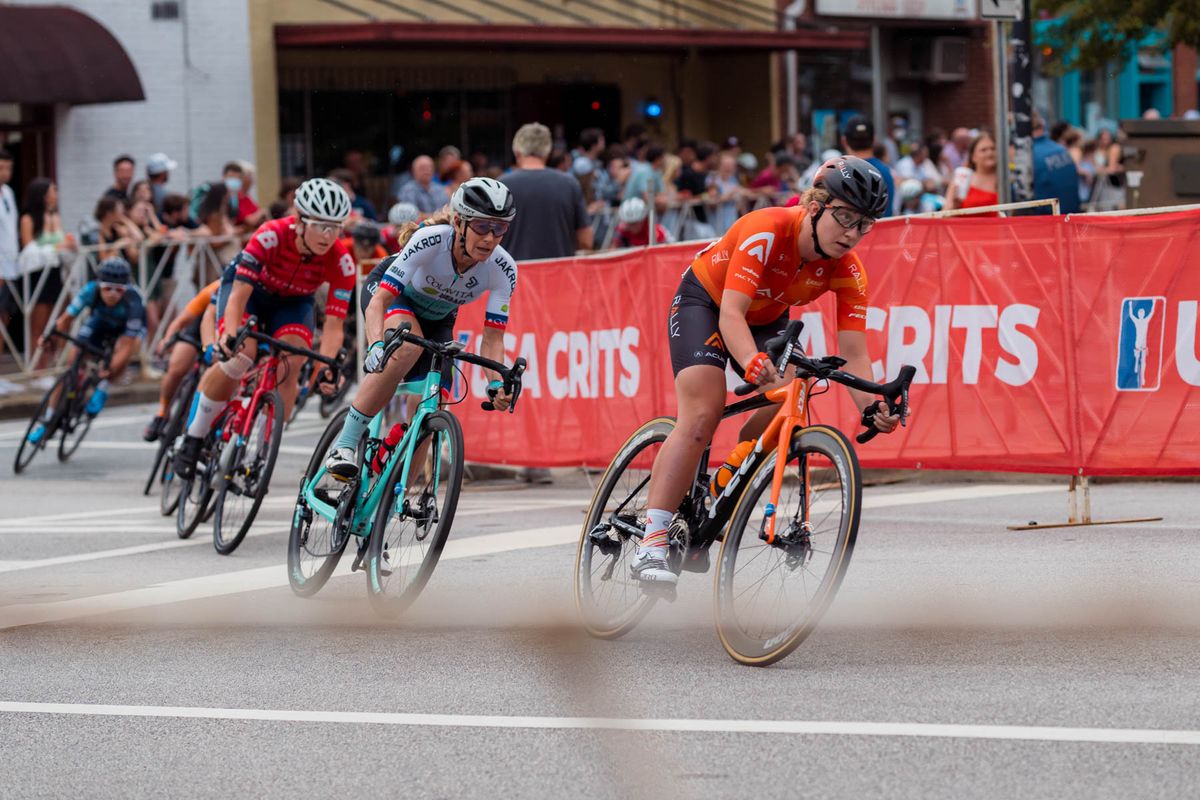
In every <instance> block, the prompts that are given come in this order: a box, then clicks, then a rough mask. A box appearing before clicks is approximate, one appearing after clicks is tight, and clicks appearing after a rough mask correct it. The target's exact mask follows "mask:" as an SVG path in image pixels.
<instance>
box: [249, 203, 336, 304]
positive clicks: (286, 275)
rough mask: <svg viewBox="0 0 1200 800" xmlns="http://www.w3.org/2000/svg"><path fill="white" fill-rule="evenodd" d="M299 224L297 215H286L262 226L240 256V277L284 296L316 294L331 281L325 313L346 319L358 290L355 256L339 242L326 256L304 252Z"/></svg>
mask: <svg viewBox="0 0 1200 800" xmlns="http://www.w3.org/2000/svg"><path fill="white" fill-rule="evenodd" d="M295 224H296V218H295V217H284V218H283V219H275V220H271V221H270V222H264V223H263V224H262V225H260V226H259V228H258V230H256V231H255V232H254V235H253V236H251V237H250V241H249V242H247V243H246V246H245V248H243V249H242V253H241V255H240V256H238V259H237V278H238V280H242V281H245V282H247V283H252V284H254V285H255V286H261V287H262V288H263V289H265V290H266V291H267V292H269V293H271V294H277V295H281V296H283V297H303V296H305V295H311V294H315V293H316V291H317V289H319V288H320V287H321V284H322V283H328V284H329V300H328V301H326V303H325V313H326V314H329V315H330V316H333V317H339V318H344V317H345V316H346V312H347V311H348V310H349V308H350V296H351V294H353V292H354V269H355V265H354V256H352V255H351V254H350V253H349V252H347V250H346V247H345V245H343V244H342V243H341V242H339V241H335V242H334V243H333V247H331V248H329V250H328V252H326V253H325V255H323V256H304V255H301V254H300V251H299V250H297V249H296V232H295V230H294V229H293V226H294V225H295Z"/></svg>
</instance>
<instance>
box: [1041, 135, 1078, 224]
mask: <svg viewBox="0 0 1200 800" xmlns="http://www.w3.org/2000/svg"><path fill="white" fill-rule="evenodd" d="M1033 196H1034V198H1035V199H1037V200H1048V199H1050V198H1052V197H1057V198H1058V210H1059V213H1061V214H1075V213H1078V211H1079V172H1078V170H1077V169H1076V167H1075V159H1073V158H1071V153H1070V151H1069V150H1067V148H1065V147H1063V146H1062V145H1061V144H1059V143H1058V142H1055V141H1053V140H1051V139H1050V137H1049V136H1047V135H1046V123H1045V122H1043V121H1042V117H1041V115H1040V114H1037V113H1035V114H1034V115H1033ZM1034 213H1037V214H1049V213H1050V209H1048V208H1039V209H1036V210H1035V212H1034Z"/></svg>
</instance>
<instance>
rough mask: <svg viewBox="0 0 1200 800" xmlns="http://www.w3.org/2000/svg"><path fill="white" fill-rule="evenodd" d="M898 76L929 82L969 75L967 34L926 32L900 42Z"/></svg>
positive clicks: (959, 79) (896, 64) (959, 78)
mask: <svg viewBox="0 0 1200 800" xmlns="http://www.w3.org/2000/svg"><path fill="white" fill-rule="evenodd" d="M895 67H896V77H897V78H912V79H917V80H923V81H928V82H929V83H953V82H955V81H965V80H966V79H967V38H966V37H965V36H926V37H916V38H913V39H908V40H903V41H900V42H897V47H896V62H895Z"/></svg>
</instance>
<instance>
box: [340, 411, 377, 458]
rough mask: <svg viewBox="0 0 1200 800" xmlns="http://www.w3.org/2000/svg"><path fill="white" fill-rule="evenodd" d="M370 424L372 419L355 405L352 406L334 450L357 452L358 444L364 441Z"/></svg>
mask: <svg viewBox="0 0 1200 800" xmlns="http://www.w3.org/2000/svg"><path fill="white" fill-rule="evenodd" d="M370 424H371V417H369V416H367V415H366V414H364V413H363V412H361V411H359V410H358V409H357V408H355V407H354V406H353V405H352V406H350V411H349V412H348V413H347V414H346V422H345V423H344V424H343V425H342V432H341V434H339V435H338V438H337V441H336V442H334V443H333V448H334V449H335V450H337V449H339V448H342V447H349V448H350V449H351V450H357V449H358V443H359V442H360V441H362V437H363V434H364V433H366V432H367V426H368V425H370Z"/></svg>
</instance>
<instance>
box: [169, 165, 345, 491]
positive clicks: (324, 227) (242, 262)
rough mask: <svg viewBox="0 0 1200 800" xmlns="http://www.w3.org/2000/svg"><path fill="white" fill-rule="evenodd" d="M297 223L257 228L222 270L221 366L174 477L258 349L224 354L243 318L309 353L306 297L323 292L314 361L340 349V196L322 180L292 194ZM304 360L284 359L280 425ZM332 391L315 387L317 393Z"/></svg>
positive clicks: (186, 470)
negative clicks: (326, 289) (254, 320)
mask: <svg viewBox="0 0 1200 800" xmlns="http://www.w3.org/2000/svg"><path fill="white" fill-rule="evenodd" d="M295 206H296V212H297V213H296V216H293V217H284V218H283V219H277V220H271V221H270V222H265V223H263V224H262V225H261V226H260V227H259V228H258V230H256V231H255V232H254V235H253V236H251V237H250V241H249V242H247V243H246V246H245V248H244V249H243V250H242V252H241V253H240V254H238V257H237V258H235V259H234V260H233V263H232V264H230V266H229V267H228V268H226V270H225V276H224V277H223V278H222V280H221V288H220V290H219V292H218V294H217V346H218V348H219V349H220V350H221V352H222V353H223V354H224V355H225V356H226V357H227V358H228V360H225V361H219V362H218V363H217V368H216V369H210V370H208V371H207V372H205V373H204V377H203V378H202V379H201V380H200V388H199V391H197V392H196V398H195V400H194V401H193V404H192V410H191V414H190V416H189V417H188V429H187V436H186V437H184V441H183V445H182V446H181V447H180V449H179V454H178V456H177V457H176V460H175V472H176V474H177V475H179V476H180V477H181V478H184V479H187V478H190V477H191V475H192V473H193V472H194V470H195V465H196V458H197V456H198V455H199V452H200V444H201V442H202V441H203V440H204V437H205V436H207V435H208V431H209V429H210V428H211V427H212V423H213V420H215V419H216V418H217V415H218V414H220V413H221V409H223V408H224V407H225V404H226V403H228V402H229V398H231V397H233V394H234V392H235V391H237V387H238V384H239V383H240V382H241V379H242V376H244V375H245V374H246V372H248V371H249V369H250V367H251V366H252V365H253V364H254V353H255V349H256V347H257V343H256V342H255V341H254V340H253V339H248V340H247V341H246V342H245V344H244V345H243V347H242V349H241V351H240V352H238V353H231V352H230V348H231V347H232V346H233V341H234V338H235V334H236V333H237V330H238V328H239V327H240V325H241V323H242V320H243V319H244V318H245V316H246V315H247V314H252V315H254V316H255V317H257V318H258V321H259V326H260V327H261V328H262V329H263V330H265V331H266V332H268V333H270V334H271V335H272V336H274V337H276V338H278V339H281V340H282V341H284V342H287V343H289V344H293V345H297V346H302V347H311V346H312V340H313V327H314V325H315V322H314V309H313V302H314V300H313V295H314V294H315V293H316V291H317V289H318V288H320V286H321V284H323V283H328V284H329V299H328V300H327V301H326V305H325V324H324V327H323V328H322V331H321V353H322V354H323V355H327V356H331V357H332V356H334V355H336V354H337V352H338V350H339V349H340V348H341V346H342V339H343V331H342V320H343V319H344V318H345V316H346V313H347V310H348V308H349V305H350V298H351V296H352V294H353V292H354V279H355V276H354V272H355V268H356V267H355V263H354V257H353V256H352V255H351V254H350V253H349V252H347V250H346V248H345V246H344V245H343V244H342V243H341V242H340V241H339V238H338V237H339V235H340V234H341V232H342V224H343V223H344V222H345V221H346V218H347V217H348V216H350V197H349V195H347V194H346V190H345V189H343V188H342V187H341V186H339V185H338V184H336V183H334V182H333V181H330V180H327V179H325V178H312V179H310V180H307V181H305V182H304V183H302V184H300V188H298V189H297V190H296V200H295ZM303 361H304V359H303V357H301V356H288V357H287V364H288V367H289V369H287V370H286V373H285V374H284V375H283V376H282V377H281V379H280V381H279V394H280V395H281V396H282V398H283V405H284V409H283V418H284V419H287V417H288V415H290V414H291V409H292V404H293V403H295V401H296V395H297V394H298V393H299V390H300V387H299V376H300V368H301V366H302V364H303ZM331 390H332V387H330V386H328V385H323V386H322V391H331Z"/></svg>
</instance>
